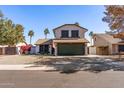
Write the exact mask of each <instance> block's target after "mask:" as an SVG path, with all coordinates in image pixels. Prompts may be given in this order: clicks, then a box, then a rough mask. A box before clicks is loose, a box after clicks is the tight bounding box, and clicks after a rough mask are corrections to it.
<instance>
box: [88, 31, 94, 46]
mask: <svg viewBox="0 0 124 93" xmlns="http://www.w3.org/2000/svg"><path fill="white" fill-rule="evenodd" d="M89 36H90V40H91V41H90V44H91V46H92V37H93V31H91V32H90V33H89Z"/></svg>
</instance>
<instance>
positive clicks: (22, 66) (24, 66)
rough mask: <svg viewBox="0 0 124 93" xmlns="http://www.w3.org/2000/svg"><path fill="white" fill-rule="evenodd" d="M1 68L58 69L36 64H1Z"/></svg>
mask: <svg viewBox="0 0 124 93" xmlns="http://www.w3.org/2000/svg"><path fill="white" fill-rule="evenodd" d="M0 70H56V69H55V68H53V67H48V66H42V65H41V66H34V65H0Z"/></svg>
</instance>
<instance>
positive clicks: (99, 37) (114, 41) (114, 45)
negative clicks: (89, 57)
mask: <svg viewBox="0 0 124 93" xmlns="http://www.w3.org/2000/svg"><path fill="white" fill-rule="evenodd" d="M93 41H94V46H95V47H96V54H97V55H108V54H118V53H119V50H120V49H121V51H122V50H123V51H124V43H122V42H121V41H122V40H121V39H118V38H114V37H113V36H112V35H110V34H94V35H93Z"/></svg>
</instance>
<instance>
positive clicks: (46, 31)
mask: <svg viewBox="0 0 124 93" xmlns="http://www.w3.org/2000/svg"><path fill="white" fill-rule="evenodd" d="M49 33H50V32H49V30H48V28H46V29H45V30H44V35H45V39H47V34H49Z"/></svg>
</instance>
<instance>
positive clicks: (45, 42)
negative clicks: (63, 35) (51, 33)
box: [35, 39, 52, 45]
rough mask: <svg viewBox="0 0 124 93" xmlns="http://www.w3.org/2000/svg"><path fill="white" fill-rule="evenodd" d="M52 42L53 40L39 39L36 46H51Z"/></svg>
mask: <svg viewBox="0 0 124 93" xmlns="http://www.w3.org/2000/svg"><path fill="white" fill-rule="evenodd" d="M51 42H52V40H51V39H38V40H37V41H36V42H35V45H42V44H51Z"/></svg>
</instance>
